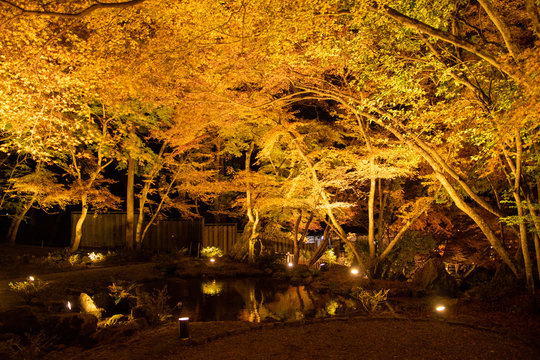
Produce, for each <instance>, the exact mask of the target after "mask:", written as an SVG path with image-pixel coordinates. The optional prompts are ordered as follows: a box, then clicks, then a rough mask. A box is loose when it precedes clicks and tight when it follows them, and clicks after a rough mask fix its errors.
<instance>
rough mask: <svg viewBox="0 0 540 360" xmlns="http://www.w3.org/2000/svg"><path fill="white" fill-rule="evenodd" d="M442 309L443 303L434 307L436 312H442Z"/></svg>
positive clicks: (444, 307)
mask: <svg viewBox="0 0 540 360" xmlns="http://www.w3.org/2000/svg"><path fill="white" fill-rule="evenodd" d="M444 310H446V306H444V305H437V307H436V308H435V311H437V312H442V311H444Z"/></svg>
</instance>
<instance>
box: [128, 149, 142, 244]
mask: <svg viewBox="0 0 540 360" xmlns="http://www.w3.org/2000/svg"><path fill="white" fill-rule="evenodd" d="M134 185H135V160H134V159H133V157H131V155H128V171H127V191H126V249H128V250H133V234H134V231H133V230H134V229H133V226H134V221H133V220H134V219H133V218H134V212H135V206H134V201H135V200H134V195H133V194H134V190H133V188H134ZM140 248H141V244H140V243H137V250H140Z"/></svg>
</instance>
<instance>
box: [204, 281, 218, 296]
mask: <svg viewBox="0 0 540 360" xmlns="http://www.w3.org/2000/svg"><path fill="white" fill-rule="evenodd" d="M201 291H202V293H203V294H204V295H210V296H215V295H219V294H221V293H222V292H223V283H222V282H221V281H220V282H217V281H216V280H211V281H204V282H202V283H201Z"/></svg>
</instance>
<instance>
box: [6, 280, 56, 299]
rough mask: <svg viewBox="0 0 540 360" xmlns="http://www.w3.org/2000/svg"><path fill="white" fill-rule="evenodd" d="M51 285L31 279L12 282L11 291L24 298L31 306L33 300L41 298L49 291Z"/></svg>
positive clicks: (10, 284)
mask: <svg viewBox="0 0 540 360" xmlns="http://www.w3.org/2000/svg"><path fill="white" fill-rule="evenodd" d="M48 285H49V283H48V282H47V281H41V280H39V279H38V278H33V277H29V278H28V280H24V281H17V282H14V283H12V282H10V283H9V289H10V290H11V291H13V292H15V293H16V294H17V295H19V296H20V297H22V298H23V300H24V302H26V303H27V304H29V303H30V302H31V301H32V299H34V298H39V297H41V296H42V295H43V293H44V292H45V290H46V289H47V287H48Z"/></svg>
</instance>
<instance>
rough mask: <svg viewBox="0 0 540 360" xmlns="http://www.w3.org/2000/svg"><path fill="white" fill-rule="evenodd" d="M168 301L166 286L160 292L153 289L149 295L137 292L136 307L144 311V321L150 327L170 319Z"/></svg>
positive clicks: (170, 311) (144, 292)
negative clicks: (145, 320) (146, 321)
mask: <svg viewBox="0 0 540 360" xmlns="http://www.w3.org/2000/svg"><path fill="white" fill-rule="evenodd" d="M169 299H170V297H169V294H168V292H167V285H165V286H164V287H163V289H161V290H159V289H154V290H153V292H152V293H151V294H150V293H148V292H146V291H142V290H141V291H137V307H143V308H144V309H146V312H147V313H146V319H147V320H148V322H149V323H150V324H151V325H157V323H159V322H162V321H165V320H167V319H169V318H171V317H172V309H171V307H170V306H169Z"/></svg>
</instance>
